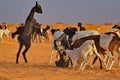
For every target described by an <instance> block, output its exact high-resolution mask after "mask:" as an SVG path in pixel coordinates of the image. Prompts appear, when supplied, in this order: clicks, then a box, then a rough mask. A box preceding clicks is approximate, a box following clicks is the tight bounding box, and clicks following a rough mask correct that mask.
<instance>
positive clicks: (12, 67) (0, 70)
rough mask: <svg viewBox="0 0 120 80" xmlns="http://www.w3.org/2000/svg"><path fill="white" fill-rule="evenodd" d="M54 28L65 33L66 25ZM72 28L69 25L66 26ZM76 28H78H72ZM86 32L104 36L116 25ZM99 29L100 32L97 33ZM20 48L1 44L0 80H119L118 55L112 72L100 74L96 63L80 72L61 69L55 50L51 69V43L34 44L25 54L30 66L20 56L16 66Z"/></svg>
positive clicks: (14, 43) (6, 42) (13, 43)
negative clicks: (95, 31) (56, 63)
mask: <svg viewBox="0 0 120 80" xmlns="http://www.w3.org/2000/svg"><path fill="white" fill-rule="evenodd" d="M8 26H9V29H10V31H11V33H12V32H14V31H15V28H16V25H8ZM51 26H53V27H54V28H59V29H64V28H65V27H63V25H61V24H59V25H57V26H55V25H51ZM66 26H67V27H69V26H68V25H66ZM71 26H73V27H76V25H71ZM84 26H85V27H86V28H87V29H96V30H99V31H100V32H101V33H104V32H107V31H109V30H110V29H111V27H112V26H113V25H92V24H89V25H87V24H86V25H84ZM98 27H99V28H100V29H98ZM18 48H19V44H18V41H16V40H15V39H11V37H10V39H9V40H5V39H4V40H3V42H2V44H0V80H120V68H118V67H117V62H118V60H117V54H115V63H114V65H113V67H112V69H111V70H110V71H109V72H106V70H105V67H104V68H103V69H102V70H100V68H99V62H98V61H97V62H96V63H95V65H94V67H93V69H91V68H90V67H89V65H90V62H89V64H88V66H87V67H86V68H85V69H84V70H83V71H80V70H79V69H78V68H76V69H75V70H73V69H72V68H71V66H70V67H68V68H59V67H56V66H55V54H56V51H55V50H54V55H53V60H52V66H51V67H49V56H50V51H51V39H50V40H49V41H46V42H43V43H40V42H37V43H33V42H32V45H31V48H30V49H29V51H28V52H27V53H26V56H27V59H28V63H25V62H24V60H23V56H22V54H20V58H19V64H16V63H15V58H16V53H17V51H18Z"/></svg>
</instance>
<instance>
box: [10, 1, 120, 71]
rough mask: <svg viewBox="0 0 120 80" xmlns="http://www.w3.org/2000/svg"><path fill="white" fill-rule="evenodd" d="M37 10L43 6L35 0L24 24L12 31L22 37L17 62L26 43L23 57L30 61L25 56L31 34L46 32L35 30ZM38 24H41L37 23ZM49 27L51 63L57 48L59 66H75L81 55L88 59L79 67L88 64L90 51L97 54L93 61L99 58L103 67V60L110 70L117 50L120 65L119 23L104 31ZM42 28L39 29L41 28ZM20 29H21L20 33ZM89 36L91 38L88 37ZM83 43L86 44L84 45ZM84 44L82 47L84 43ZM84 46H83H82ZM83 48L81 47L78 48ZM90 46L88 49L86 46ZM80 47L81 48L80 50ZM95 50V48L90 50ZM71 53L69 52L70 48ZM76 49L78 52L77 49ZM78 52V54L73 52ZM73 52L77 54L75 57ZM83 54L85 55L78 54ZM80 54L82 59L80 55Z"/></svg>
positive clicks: (39, 11)
mask: <svg viewBox="0 0 120 80" xmlns="http://www.w3.org/2000/svg"><path fill="white" fill-rule="evenodd" d="M35 12H37V13H39V14H42V8H41V6H40V5H39V4H38V2H36V4H35V6H34V7H33V8H32V9H31V11H30V13H29V15H28V17H27V19H26V21H25V25H24V27H23V28H21V27H20V28H21V29H20V30H19V28H18V29H17V31H16V32H15V33H13V34H12V37H14V36H15V34H19V36H18V41H19V50H18V52H17V55H16V63H17V64H18V63H19V61H18V60H19V55H20V52H21V50H22V48H23V46H25V50H24V51H23V52H22V55H23V58H24V60H25V62H26V63H27V62H28V61H27V58H26V52H27V51H28V50H29V48H30V46H31V35H32V34H35V35H34V37H33V38H34V39H35V36H36V35H37V34H40V35H44V34H45V33H42V34H41V33H39V31H37V30H35V32H33V31H34V29H35V25H36V20H35V19H34V14H35ZM37 26H39V25H38V24H37ZM48 29H50V30H51V33H52V48H51V53H50V63H49V65H50V66H51V62H52V55H53V50H54V49H56V50H57V51H58V53H57V59H58V60H57V61H56V62H55V63H56V66H59V67H68V66H69V63H71V65H72V66H73V67H75V65H76V62H79V59H80V58H83V57H84V58H83V59H85V62H84V64H83V65H82V67H81V68H80V69H83V67H85V65H87V60H86V59H88V55H91V54H94V55H95V58H94V59H93V63H92V65H94V63H95V62H96V60H97V59H99V61H100V65H101V66H100V68H101V69H102V64H104V66H105V68H106V71H109V70H111V68H112V66H113V64H114V52H115V51H116V53H118V66H119V67H120V49H119V48H120V26H118V25H115V26H114V27H113V28H112V30H111V31H109V32H106V33H105V34H101V33H100V32H98V31H96V30H85V31H77V29H76V28H71V27H67V28H65V29H64V30H60V29H53V28H51V27H49V26H47V27H46V29H45V30H43V31H45V32H46V31H47V30H48ZM39 30H40V29H39ZM19 31H20V33H19ZM88 40H89V41H88ZM85 43H86V44H89V46H84V45H86V44H85ZM83 44H84V45H83ZM81 46H82V47H81ZM83 46H84V47H83ZM78 48H80V49H78ZM84 48H88V49H84ZM79 50H80V51H79ZM90 50H92V51H93V52H92V51H90ZM69 51H70V53H67V52H69ZM76 51H77V52H76ZM74 53H76V54H74ZM70 55H74V58H73V57H71V56H70ZM78 55H79V56H80V55H82V57H79V56H78ZM78 58H79V59H78ZM108 60H110V61H109V62H110V64H108Z"/></svg>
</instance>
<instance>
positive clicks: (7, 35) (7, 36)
mask: <svg viewBox="0 0 120 80" xmlns="http://www.w3.org/2000/svg"><path fill="white" fill-rule="evenodd" d="M9 33H10V31H9V30H8V29H7V28H6V29H4V30H3V35H5V39H9Z"/></svg>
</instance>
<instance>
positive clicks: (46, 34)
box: [41, 25, 51, 40]
mask: <svg viewBox="0 0 120 80" xmlns="http://www.w3.org/2000/svg"><path fill="white" fill-rule="evenodd" d="M50 29H51V27H50V26H48V25H47V26H46V27H45V28H42V30H41V34H42V38H43V39H45V40H46V39H48V40H49V32H48V30H50Z"/></svg>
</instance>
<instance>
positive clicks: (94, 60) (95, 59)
mask: <svg viewBox="0 0 120 80" xmlns="http://www.w3.org/2000/svg"><path fill="white" fill-rule="evenodd" d="M97 59H98V57H97V56H95V58H94V59H93V62H92V65H91V68H93V65H94V64H95V62H96V61H97Z"/></svg>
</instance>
